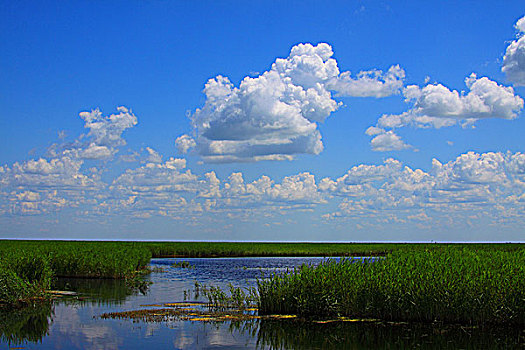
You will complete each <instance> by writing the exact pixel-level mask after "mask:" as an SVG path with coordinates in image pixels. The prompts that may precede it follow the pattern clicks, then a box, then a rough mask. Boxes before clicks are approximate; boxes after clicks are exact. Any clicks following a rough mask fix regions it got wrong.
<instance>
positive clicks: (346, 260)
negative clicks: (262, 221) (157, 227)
mask: <svg viewBox="0 0 525 350" xmlns="http://www.w3.org/2000/svg"><path fill="white" fill-rule="evenodd" d="M15 243H16V242H15ZM27 244H28V245H31V244H35V243H31V242H30V243H27ZM64 244H66V243H64ZM67 244H70V243H67ZM115 244H117V243H115ZM77 245H79V246H77ZM71 246H74V247H75V249H76V250H75V252H76V253H75V254H73V255H71V256H72V257H73V256H76V257H77V259H76V260H75V259H73V258H70V259H69V260H68V259H66V258H65V256H66V255H67V253H66V251H67V250H66V249H64V247H60V248H61V249H52V250H51V251H52V252H55V251H60V254H62V255H61V261H62V262H66V261H67V262H68V263H67V266H62V267H61V269H62V270H61V271H65V273H62V275H60V274H58V273H56V272H53V273H52V274H51V276H50V277H49V281H47V280H45V278H43V277H42V276H37V275H36V274H33V275H32V274H30V273H28V272H25V274H24V272H23V269H22V268H21V266H22V265H23V264H22V262H21V261H18V260H16V259H15V258H14V255H12V256H11V259H14V260H11V261H15V262H16V261H18V262H16V264H18V265H17V266H18V267H17V268H16V269H15V271H16V272H17V276H18V277H20V276H22V277H21V280H23V281H25V282H26V283H27V286H29V287H33V288H35V290H37V291H38V287H39V286H40V287H46V288H44V291H42V292H39V293H41V294H42V295H45V297H41V298H36V297H33V298H31V297H28V295H24V293H20V295H21V296H23V297H24V298H23V299H22V300H23V301H22V302H21V303H20V304H19V305H17V306H16V307H5V306H6V305H4V307H3V308H1V311H0V348H25V349H71V348H73V349H75V348H76V349H143V348H152V347H157V348H173V349H202V348H206V349H215V348H217V349H219V348H260V349H305V348H310V349H339V348H355V349H367V348H385V349H386V348H388V349H393V348H399V349H401V348H429V349H430V348H431V349H438V348H439V349H443V348H450V349H456V348H465V349H475V348H493V349H500V348H522V347H523V346H524V344H525V341H524V336H525V334H524V325H523V310H524V309H523V291H524V290H523V282H522V281H523V278H520V277H523V267H524V265H523V260H522V259H523V248H522V247H521V246H520V245H507V246H505V245H503V246H501V247H498V246H496V247H495V246H490V245H489V246H470V247H465V246H453V247H450V246H446V247H440V248H436V247H432V246H430V247H428V246H427V247H425V246H410V245H399V246H398V247H397V248H396V247H395V246H392V245H390V246H388V245H385V246H379V245H378V246H375V249H376V252H379V254H376V255H375V256H374V257H370V256H365V257H357V256H352V255H357V254H354V253H358V252H359V249H357V247H356V246H354V247H353V249H354V250H353V251H350V252H351V254H350V253H349V252H348V251H347V254H340V255H339V256H337V255H332V257H327V256H317V257H308V256H299V257H286V256H274V257H270V256H262V257H253V256H244V257H222V258H213V257H188V256H187V255H190V254H188V253H186V256H184V254H180V251H178V252H177V253H178V254H173V251H171V254H173V255H179V257H171V258H158V257H153V258H152V256H153V255H154V254H157V253H150V254H151V255H149V256H148V255H147V254H146V253H144V252H142V253H130V251H125V250H123V251H124V253H123V254H125V255H127V256H128V260H124V261H120V262H118V264H120V265H118V266H117V267H115V264H116V263H115V262H113V263H111V264H110V263H106V264H95V263H93V265H97V266H98V267H97V268H94V266H90V264H91V262H92V261H96V260H97V259H100V258H106V259H107V260H108V261H111V256H112V255H110V254H109V252H111V254H113V256H116V257H119V255H118V254H119V251H118V250H115V249H114V247H115V246H111V244H110V248H108V250H107V251H105V250H103V252H102V253H100V250H97V252H98V253H97V255H96V256H95V257H88V256H87V255H88V252H89V251H90V249H91V251H93V249H92V248H93V247H90V245H89V244H82V243H78V244H76V245H75V244H73V245H71ZM124 246H126V245H125V244H124V245H120V247H121V248H122V249H124V248H123V247H124ZM1 247H2V245H1V244H0V250H1ZM4 247H5V246H4ZM17 247H18V249H17V251H18V252H20V251H24V252H25V253H24V254H23V255H22V256H23V257H25V258H24V259H25V260H24V259H22V258H20V259H22V260H24V261H23V262H25V263H26V264H29V263H30V264H32V265H31V268H30V269H28V271H36V269H35V266H36V267H38V266H41V265H45V263H43V262H42V259H43V261H47V262H51V266H56V264H57V263H56V262H52V261H50V260H49V256H51V258H52V254H49V253H46V252H45V251H44V250H43V248H42V247H43V246H40V248H39V249H40V250H39V254H38V255H31V253H28V252H29V251H30V250H29V249H28V248H27V246H26V247H24V244H19V245H18V246H17ZM21 248H25V250H23V249H21ZM55 248H57V247H56V246H55ZM135 248H136V247H135ZM266 248H268V247H266ZM361 248H363V247H361ZM377 248H380V249H377ZM430 248H432V249H430ZM46 249H47V248H46ZM257 249H260V248H257ZM280 249H282V248H280ZM338 249H341V250H342V249H343V247H339V248H338ZM429 249H430V250H429ZM312 250H314V251H317V252H319V250H315V249H312ZM361 250H368V251H369V252H370V249H369V248H368V247H366V249H361ZM78 251H80V252H82V253H83V255H82V254H80V255H79V254H78ZM5 252H6V250H4V251H3V253H4V254H3V255H2V257H3V259H4V262H5V261H6V260H7V259H5V257H6V256H7V255H8V254H7V253H5ZM48 252H49V250H48ZM229 252H230V255H232V256H235V255H240V254H239V252H238V251H237V252H235V251H234V250H229ZM396 252H397V253H396ZM46 254H47V255H46ZM53 254H56V253H53ZM193 254H194V252H193ZM207 254H208V253H207ZM215 254H217V252H216V251H215V252H213V254H209V255H215ZM222 254H224V255H227V254H225V253H224V251H223V252H222ZM396 254H397V255H396ZM407 254H408V255H407ZM158 255H169V254H158ZM180 255H183V256H180ZM203 255H204V254H203ZM247 255H250V254H247ZM298 255H300V254H298ZM343 255H346V256H345V257H343ZM365 255H371V254H365ZM37 256H39V257H40V258H41V259H39V258H34V259H30V258H28V257H37ZM46 256H47V258H45V257H46ZM79 256H81V257H82V259H80V258H78V257H79ZM133 256H135V259H136V260H133V259H132V258H131V257H133ZM42 257H44V258H42ZM408 257H410V258H408ZM488 257H490V259H489V258H488ZM119 258H120V257H119ZM46 259H47V260H46ZM141 259H142V260H141ZM443 259H444V260H445V262H446V263H447V264H449V265H450V268H448V269H442V267H443V266H442V264H441V262H442V260H443ZM144 260H145V261H146V263H144V264H143V265H144V266H141V263H137V261H139V262H142V261H144ZM126 261H127V262H126ZM386 261H388V263H387V262H386ZM378 262H379V264H378ZM16 264H15V265H16ZM53 264H55V265H53ZM388 264H392V265H393V266H391V267H388ZM64 265H66V264H64ZM394 265H395V268H394ZM415 265H417V266H419V268H418V269H416V270H414V267H413V266H415ZM68 266H69V267H68ZM119 266H120V267H119ZM126 266H129V267H126ZM380 266H382V267H381V268H380V269H379V267H380ZM73 268H76V269H78V270H81V269H82V271H84V272H86V273H88V274H91V275H94V274H98V275H100V276H98V277H99V278H85V277H83V278H79V277H82V276H78V275H77V276H69V275H71V274H72V273H71V271H73V270H72V269H73ZM68 269H69V270H68ZM119 269H121V270H122V271H124V272H122V271H121V272H119ZM125 269H128V270H127V271H129V273H125ZM429 269H430V270H432V274H431V276H432V278H433V280H429V277H428V276H427V275H425V273H421V271H425V270H429ZM43 270H45V268H43ZM404 270H406V272H403V271H404ZM108 271H109V272H108ZM137 271H139V272H140V271H142V272H140V273H139V272H137ZM143 271H150V272H149V273H144V272H143ZM381 271H383V272H381ZM385 271H387V272H385ZM388 271H390V272H388ZM469 271H470V272H469ZM472 271H473V272H472ZM409 272H410V273H409ZM104 273H106V275H107V276H105V277H106V278H100V277H101V276H102V275H103V274H104ZM43 275H45V274H43ZM57 275H58V276H57ZM73 275H74V274H73ZM477 275H479V276H481V277H479V278H477V277H476V276H477ZM108 276H113V277H115V276H117V277H120V278H107V277H108ZM373 276H376V277H377V276H380V277H381V278H376V277H373ZM417 276H419V279H417V278H416V277H417ZM421 276H422V277H421ZM425 276H426V277H425ZM30 278H32V279H30ZM39 278H40V279H39ZM46 278H47V277H46ZM407 279H408V280H411V281H412V284H409V285H401V284H400V283H401V282H400V281H403V280H407ZM137 280H138V281H139V282H137ZM358 280H359V281H361V283H356V281H358ZM365 281H368V282H366V283H365ZM430 282H432V283H430ZM45 283H49V285H45ZM382 285H383V286H384V285H388V286H390V287H389V288H386V287H381V286H382ZM396 285H397V286H398V287H397V290H396V288H395V286H396ZM443 286H444V287H443ZM265 288H266V289H265ZM409 288H411V289H409ZM467 288H468V290H470V294H467V295H465V290H467ZM489 288H492V289H494V290H495V291H494V293H492V294H490V293H489V295H486V293H485V294H483V295H484V296H483V298H485V299H479V296H478V297H476V296H477V295H478V294H477V293H478V292H482V293H483V292H484V291H485V290H487V289H489ZM49 290H55V291H59V292H56V293H55V294H50V293H49ZM343 290H344V291H346V292H345V293H346V294H341V291H343ZM398 290H403V291H404V292H408V293H409V294H410V295H411V297H410V298H407V296H406V295H405V294H403V295H402V294H399V293H398ZM46 291H47V292H46ZM240 292H242V293H243V294H242V295H240V296H239V295H237V297H235V296H236V293H240ZM261 292H262V293H261ZM220 293H224V294H223V295H222V296H221V294H220ZM396 293H397V294H396ZM431 293H435V294H431ZM441 293H443V295H444V296H446V297H447V298H448V299H446V301H447V302H448V303H449V304H450V305H451V307H452V308H453V310H456V309H457V307H458V305H463V304H465V303H466V304H465V306H464V307H463V309H461V308H460V309H459V310H457V312H456V313H455V314H454V313H452V312H451V311H449V310H448V311H447V310H445V313H441V314H440V313H437V311H440V310H441V309H438V308H437V307H436V305H434V304H431V303H429V302H428V301H427V300H426V299H425V298H423V295H432V296H433V297H434V299H436V298H439V297H440V295H442V294H441ZM254 294H256V295H255V296H254ZM214 298H215V304H213V303H212V301H213V300H214ZM264 298H265V299H264ZM385 298H386V299H388V298H397V299H395V300H396V303H390V304H388V303H385V302H384V299H385ZM454 298H456V299H454ZM472 298H474V301H475V302H476V303H477V305H478V306H476V304H469V303H468V301H469V300H470V299H472ZM476 298H478V299H476ZM520 298H521V299H520ZM276 300H280V302H276ZM224 301H228V303H225V302H224ZM234 301H237V304H235V303H234ZM271 301H272V302H271ZM380 301H383V302H382V303H379V302H380ZM264 303H266V304H264ZM414 304H416V305H419V307H416V306H414ZM355 305H357V306H355ZM409 305H412V308H410V306H409ZM313 306H315V307H313ZM433 308H436V311H432V310H434V309H433ZM421 310H427V311H426V312H421ZM428 310H430V311H428ZM467 312H468V319H467V320H462V319H461V318H462V317H463V318H464V317H465V313H467ZM491 313H492V314H491ZM494 313H495V314H494ZM493 314H494V315H493ZM502 314H503V316H502ZM472 315H474V316H472ZM476 315H478V316H476ZM378 316H380V317H378ZM411 317H412V318H411ZM439 317H442V318H441V319H440V318H439ZM446 317H450V318H449V319H447V318H446ZM520 317H521V318H520Z"/></svg>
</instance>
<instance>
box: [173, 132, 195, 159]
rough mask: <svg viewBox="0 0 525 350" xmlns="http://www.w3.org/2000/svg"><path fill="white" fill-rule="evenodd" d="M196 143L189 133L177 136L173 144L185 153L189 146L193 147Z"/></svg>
mask: <svg viewBox="0 0 525 350" xmlns="http://www.w3.org/2000/svg"><path fill="white" fill-rule="evenodd" d="M196 145H197V143H196V142H195V140H194V139H192V138H191V137H190V136H189V135H182V136H179V137H177V139H176V140H175V146H176V147H177V149H178V150H179V152H180V153H182V154H185V153H187V152H188V151H189V150H190V149H191V148H193V147H195V146H196Z"/></svg>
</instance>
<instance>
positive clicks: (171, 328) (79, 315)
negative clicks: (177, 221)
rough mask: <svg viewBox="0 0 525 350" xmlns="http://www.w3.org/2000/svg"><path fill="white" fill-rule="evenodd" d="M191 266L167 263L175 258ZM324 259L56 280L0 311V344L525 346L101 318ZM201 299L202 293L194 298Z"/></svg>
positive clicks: (450, 332)
mask: <svg viewBox="0 0 525 350" xmlns="http://www.w3.org/2000/svg"><path fill="white" fill-rule="evenodd" d="M182 260H184V261H188V262H189V263H190V264H191V265H192V267H191V268H174V267H172V266H171V265H172V264H173V263H174V262H175V261H182ZM323 260H324V259H323V258H231V259H230V258H220V259H154V260H152V262H151V264H152V266H153V267H157V268H159V267H160V268H164V269H165V272H156V273H152V274H151V275H150V276H149V277H148V278H149V279H150V280H151V281H152V282H154V283H153V284H152V285H151V286H150V288H149V289H148V291H147V293H146V295H142V294H141V293H137V292H134V291H133V290H130V288H129V287H128V286H126V284H125V283H124V282H123V281H114V280H85V279H84V280H83V279H69V280H65V279H64V280H59V281H57V285H56V286H55V287H56V288H57V289H60V290H73V291H77V292H78V293H80V294H79V296H78V297H66V298H61V299H58V300H55V301H54V302H53V303H46V304H38V305H34V306H32V307H27V308H24V309H20V310H16V311H10V312H0V349H8V348H10V347H12V348H15V347H16V348H25V349H155V348H156V349H237V348H238V349H241V348H242V349H244V348H259V349H413V348H422V349H504V348H509V349H513V348H519V349H523V348H525V346H524V345H525V344H524V338H523V337H524V336H525V333H524V332H523V330H521V329H505V328H500V329H494V328H491V329H479V328H468V327H461V326H443V325H431V324H414V323H411V324H404V323H384V322H383V323H382V322H375V323H349V322H333V323H325V324H319V323H314V322H311V321H300V320H264V319H262V320H255V321H229V322H222V323H217V322H208V323H203V322H196V321H168V322H157V323H154V322H143V321H138V322H133V321H132V320H127V319H122V320H118V319H100V318H99V317H98V316H100V315H101V314H103V313H106V312H117V311H128V310H137V309H144V308H155V307H153V306H147V305H152V304H163V303H170V302H177V301H183V300H184V295H185V291H186V293H187V291H188V290H191V289H193V288H194V286H195V281H198V282H199V283H201V284H207V285H210V286H211V285H213V286H219V287H222V288H227V286H228V284H229V283H231V284H233V285H234V286H242V287H249V286H255V281H256V279H257V278H261V277H264V276H265V275H268V274H269V273H271V272H274V271H283V272H285V271H286V269H291V268H293V267H297V266H300V265H301V264H303V263H310V264H318V263H320V262H321V261H323ZM201 300H202V297H201Z"/></svg>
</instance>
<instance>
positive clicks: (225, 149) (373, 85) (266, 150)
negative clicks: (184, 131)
mask: <svg viewBox="0 0 525 350" xmlns="http://www.w3.org/2000/svg"><path fill="white" fill-rule="evenodd" d="M332 56H333V51H332V47H331V46H330V45H328V44H326V43H321V44H318V45H316V46H314V45H311V44H298V45H296V46H294V47H293V48H292V49H291V52H290V55H289V56H288V57H287V58H278V59H276V61H275V62H274V63H273V64H272V67H271V69H270V70H268V71H266V72H264V73H263V74H261V75H260V76H258V77H255V78H252V77H245V78H244V79H243V80H242V81H241V83H240V84H239V86H238V87H236V86H234V84H233V83H231V82H230V80H229V79H228V78H227V77H223V76H217V77H215V78H213V79H210V80H209V81H208V82H207V83H206V85H205V88H204V94H205V95H206V102H205V104H204V106H203V107H202V108H199V109H197V110H196V111H195V112H194V113H193V115H192V116H191V122H192V127H193V129H194V133H195V135H196V139H195V140H193V138H190V137H189V136H188V135H183V136H181V137H179V138H178V139H177V141H176V144H177V146H178V148H179V150H180V151H181V152H186V151H188V149H189V148H191V147H193V146H194V147H196V150H197V153H198V154H199V155H201V156H202V157H203V159H204V160H205V161H208V162H237V161H259V160H285V159H292V158H293V156H294V155H296V154H301V153H304V154H319V153H320V152H321V151H322V150H323V143H322V140H321V134H320V132H319V129H318V124H319V123H322V122H323V121H324V120H325V119H326V118H327V117H328V116H330V114H331V113H332V112H334V111H336V110H337V109H338V108H339V107H340V106H341V103H340V102H337V101H336V100H334V98H333V97H332V92H333V91H334V92H336V93H337V94H338V95H340V96H360V97H363V96H374V97H384V96H388V95H391V94H394V93H397V92H398V91H399V89H400V88H401V87H402V85H403V78H404V71H403V70H402V69H401V68H400V67H399V66H393V67H392V68H390V69H389V70H388V72H386V73H385V74H383V73H382V72H381V71H378V70H372V71H365V72H361V73H359V74H358V75H357V78H355V79H354V78H352V77H351V74H350V72H343V73H342V74H340V72H339V68H338V64H337V61H336V60H335V59H334V58H333V57H332Z"/></svg>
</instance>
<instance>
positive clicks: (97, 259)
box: [0, 241, 151, 305]
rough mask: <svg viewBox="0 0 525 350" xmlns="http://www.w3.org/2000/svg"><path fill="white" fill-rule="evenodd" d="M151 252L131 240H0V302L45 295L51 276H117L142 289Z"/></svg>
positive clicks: (17, 300)
mask: <svg viewBox="0 0 525 350" xmlns="http://www.w3.org/2000/svg"><path fill="white" fill-rule="evenodd" d="M150 259H151V252H150V251H149V250H148V249H147V248H144V247H139V246H135V245H134V244H132V243H128V244H124V245H119V244H117V243H116V242H109V243H107V242H104V243H101V244H99V242H55V241H47V242H38V241H1V242H0V304H8V305H16V304H20V303H26V302H28V301H29V300H31V299H35V298H41V297H43V296H45V290H46V289H49V288H50V286H51V283H52V281H53V279H55V278H57V277H76V278H120V279H127V280H129V281H130V284H131V285H132V287H134V288H135V287H136V288H137V289H138V290H141V291H142V290H144V288H145V283H140V277H141V276H142V275H143V273H144V272H147V270H146V266H147V264H148V263H149V261H150Z"/></svg>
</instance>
